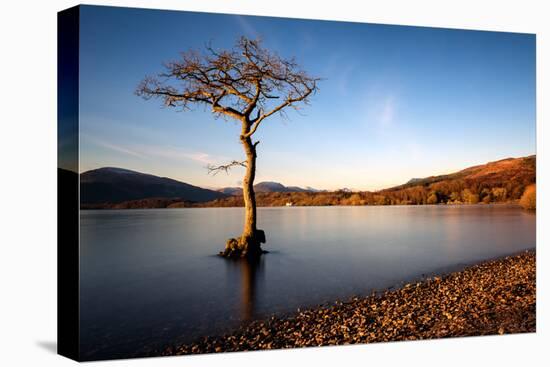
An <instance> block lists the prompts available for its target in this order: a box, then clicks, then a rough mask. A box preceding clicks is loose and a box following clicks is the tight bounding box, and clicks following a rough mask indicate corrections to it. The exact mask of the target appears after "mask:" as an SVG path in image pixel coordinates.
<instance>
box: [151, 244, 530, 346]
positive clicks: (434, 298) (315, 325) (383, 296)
mask: <svg viewBox="0 0 550 367" xmlns="http://www.w3.org/2000/svg"><path fill="white" fill-rule="evenodd" d="M535 257H536V254H535V251H534V250H530V251H526V252H523V253H521V254H518V255H513V256H508V257H505V258H501V259H497V260H492V261H486V262H483V263H480V264H477V265H473V266H470V267H467V268H466V269H464V270H462V271H458V272H453V273H450V274H447V275H444V276H442V277H431V278H428V279H426V280H423V281H419V282H415V283H409V284H406V285H404V286H403V287H401V288H399V289H396V290H386V291H384V292H383V293H378V294H372V295H370V296H366V297H356V298H353V299H351V300H348V301H345V302H336V303H335V304H333V305H330V306H323V307H318V308H313V309H308V310H305V311H298V312H296V313H294V314H292V315H290V316H286V317H272V318H270V319H267V320H263V321H255V322H253V323H251V324H250V325H248V326H246V327H243V328H241V329H239V330H237V331H235V332H234V333H232V334H227V335H223V336H218V337H205V338H203V339H201V340H198V341H196V342H195V343H191V344H185V345H179V346H173V347H169V348H166V349H165V350H163V351H162V352H161V354H163V355H175V354H197V353H212V352H232V351H245V350H262V349H279V348H296V347H308V346H323V345H344V344H355V343H374V342H387V341H401V340H420V339H433V338H446V337H460V336H475V335H493V334H507V333H528V332H535V330H536V264H535Z"/></svg>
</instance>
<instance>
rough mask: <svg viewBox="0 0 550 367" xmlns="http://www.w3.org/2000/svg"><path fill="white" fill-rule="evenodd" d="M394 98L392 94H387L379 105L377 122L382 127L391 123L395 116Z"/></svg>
mask: <svg viewBox="0 0 550 367" xmlns="http://www.w3.org/2000/svg"><path fill="white" fill-rule="evenodd" d="M395 108H396V106H395V99H394V97H393V96H387V97H386V98H385V99H384V100H383V102H382V105H381V108H380V112H379V117H378V123H379V124H380V125H381V126H382V127H388V126H390V125H392V124H393V119H394V117H395Z"/></svg>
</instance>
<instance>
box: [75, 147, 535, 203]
mask: <svg viewBox="0 0 550 367" xmlns="http://www.w3.org/2000/svg"><path fill="white" fill-rule="evenodd" d="M535 182H536V156H534V155H533V156H528V157H521V158H506V159H502V160H499V161H495V162H489V163H486V164H482V165H477V166H472V167H469V168H466V169H463V170H461V171H458V172H455V173H450V174H445V175H438V176H430V177H425V178H413V179H411V180H409V181H408V182H406V183H405V184H403V185H399V186H395V187H391V188H387V189H383V190H379V191H375V192H368V191H362V192H361V191H353V192H352V191H351V190H348V189H341V190H337V191H332V192H329V191H327V190H317V189H314V188H311V187H305V188H301V187H297V186H285V185H283V184H281V183H278V182H271V181H265V182H260V183H258V184H256V185H254V188H255V191H256V193H257V195H256V198H257V203H258V205H259V206H279V205H286V204H287V203H289V202H290V203H292V204H293V205H356V204H353V203H363V205H370V204H375V205H380V204H385V205H387V204H390V205H391V204H426V203H433V202H435V203H461V202H470V203H471V202H477V201H483V202H503V201H514V200H517V199H519V197H520V196H521V194H522V193H523V190H524V189H525V187H527V186H528V185H529V184H531V183H535ZM80 185H81V186H80V199H81V200H80V202H81V204H82V206H81V207H82V208H164V207H188V206H193V207H195V206H242V205H243V199H242V188H240V187H225V188H221V189H217V190H210V189H205V188H201V187H198V186H194V185H191V184H188V183H184V182H180V181H177V180H173V179H170V178H167V177H158V176H154V175H151V174H145V173H141V172H136V171H131V170H127V169H123V168H115V167H104V168H99V169H95V170H91V171H87V172H84V173H81V174H80ZM352 195H354V196H352ZM350 203H351V204H350Z"/></svg>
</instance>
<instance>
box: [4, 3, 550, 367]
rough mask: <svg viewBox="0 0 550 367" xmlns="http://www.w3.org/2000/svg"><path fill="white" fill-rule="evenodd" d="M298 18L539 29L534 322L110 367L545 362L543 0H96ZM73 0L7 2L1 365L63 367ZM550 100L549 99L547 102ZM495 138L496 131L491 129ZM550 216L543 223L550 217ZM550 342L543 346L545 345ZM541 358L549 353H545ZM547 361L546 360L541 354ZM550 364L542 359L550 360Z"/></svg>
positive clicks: (549, 44)
mask: <svg viewBox="0 0 550 367" xmlns="http://www.w3.org/2000/svg"><path fill="white" fill-rule="evenodd" d="M88 3H89V4H105V5H123V6H134V7H153V8H165V9H181V10H197V11H211V12H225V13H240V14H255V15H273V16H286V17H299V18H315V19H332V20H353V21H361V22H374V23H387V24H406V25H422V26H436V27H448V28H467V29H483V30H502V31H515V32H528V33H537V120H538V121H537V161H538V162H537V163H538V168H537V176H538V177H537V181H538V182H537V186H538V190H537V191H538V193H537V195H538V200H539V202H538V208H539V209H538V212H537V220H538V225H537V232H538V233H537V234H538V238H537V259H538V267H537V268H538V275H537V288H538V297H537V306H538V307H537V310H538V312H537V330H538V331H537V333H536V334H530V335H513V336H503V337H473V338H460V339H447V340H437V341H423V342H401V343H385V344H372V345H360V346H351V347H325V348H310V349H305V350H289V351H269V352H253V353H232V354H217V355H207V356H192V357H170V358H149V359H139V360H121V361H110V362H99V363H101V365H104V366H111V365H113V366H126V365H134V366H153V365H154V366H175V365H178V366H209V365H218V364H219V365H221V364H223V365H224V366H239V367H242V366H258V365H261V366H281V365H283V366H284V365H289V366H290V365H302V366H306V365H310V364H314V365H326V366H329V365H340V366H344V365H346V366H347V365H380V366H392V365H397V364H401V365H407V366H408V365H422V366H470V365H487V366H508V365H510V366H511V365H515V366H527V365H529V366H531V365H535V366H536V365H541V364H543V363H544V362H546V363H548V360H549V359H550V357H548V349H549V347H548V345H550V340H549V337H548V336H549V322H548V320H549V317H548V315H549V313H550V307H549V302H548V295H549V293H548V289H549V283H548V282H549V279H548V274H549V271H548V268H547V265H548V253H549V251H548V249H547V247H548V246H549V245H550V243H549V241H548V230H547V229H546V228H545V226H544V224H543V223H550V222H549V221H548V218H549V216H548V206H547V205H546V204H548V173H547V172H545V171H544V167H548V158H547V153H546V151H547V149H546V147H545V146H547V145H548V128H547V127H545V122H547V120H548V116H549V113H548V110H549V108H548V103H550V93H549V68H550V55H549V49H550V32H549V26H548V25H545V23H547V24H548V23H549V22H550V21H549V19H548V14H549V10H548V9H545V3H547V2H546V1H527V0H523V1H506V0H501V1H482V0H477V1H470V0H461V1H442V0H439V1H438V0H434V1H424V0H409V1H407V0H403V1H390V0H385V1H373V2H368V1H367V2H366V1H358V0H355V1H351V0H338V1H333V2H322V1H305V0H302V1H299V0H271V1H265V0H264V1H260V0H256V1H244V0H242V1H237V0H231V1H227V0H226V1H222V0H220V1H214V0H195V1H187V0H179V1H175V0H174V1H166V0H163V1H143V0H142V1H138V0H134V1H91V2H88ZM76 4H77V3H76V2H73V1H57V0H56V1H16V0H11V1H9V0H8V1H4V2H3V6H2V9H1V22H0V27H1V32H0V37H1V40H2V42H1V43H0V52H1V55H0V63H1V67H0V73H1V79H0V83H1V87H0V93H1V99H0V114H1V118H0V124H1V125H0V129H1V130H0V139H1V141H0V159H1V165H0V185H1V186H0V203H1V207H0V216H1V217H0V248H1V251H2V253H1V254H0V272H1V274H0V275H1V276H0V338H1V339H0V365H1V366H19V365H21V366H56V365H60V366H67V365H72V364H74V363H75V362H73V361H70V360H68V359H66V358H63V357H60V356H58V355H56V354H55V352H54V351H55V343H56V167H57V156H56V154H57V146H56V143H57V142H56V12H57V11H59V10H62V9H65V8H67V7H70V6H73V5H76ZM545 103H546V104H545ZM488 138H490V137H488ZM547 226H548V224H546V227H547ZM545 348H546V349H545ZM545 357H546V361H544V358H545ZM543 361H544V362H543ZM546 365H547V364H546Z"/></svg>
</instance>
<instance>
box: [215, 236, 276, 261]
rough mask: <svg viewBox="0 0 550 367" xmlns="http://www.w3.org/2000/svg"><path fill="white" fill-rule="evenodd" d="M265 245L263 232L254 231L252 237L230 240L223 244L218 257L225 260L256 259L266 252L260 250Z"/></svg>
mask: <svg viewBox="0 0 550 367" xmlns="http://www.w3.org/2000/svg"><path fill="white" fill-rule="evenodd" d="M262 243H265V232H264V231H262V230H261V229H259V230H256V233H255V235H254V236H253V237H239V238H230V239H228V240H227V242H226V243H225V249H224V250H223V251H220V253H219V255H220V256H223V257H227V258H244V257H258V256H260V255H262V254H264V253H267V251H264V250H262V247H261V244H262Z"/></svg>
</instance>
